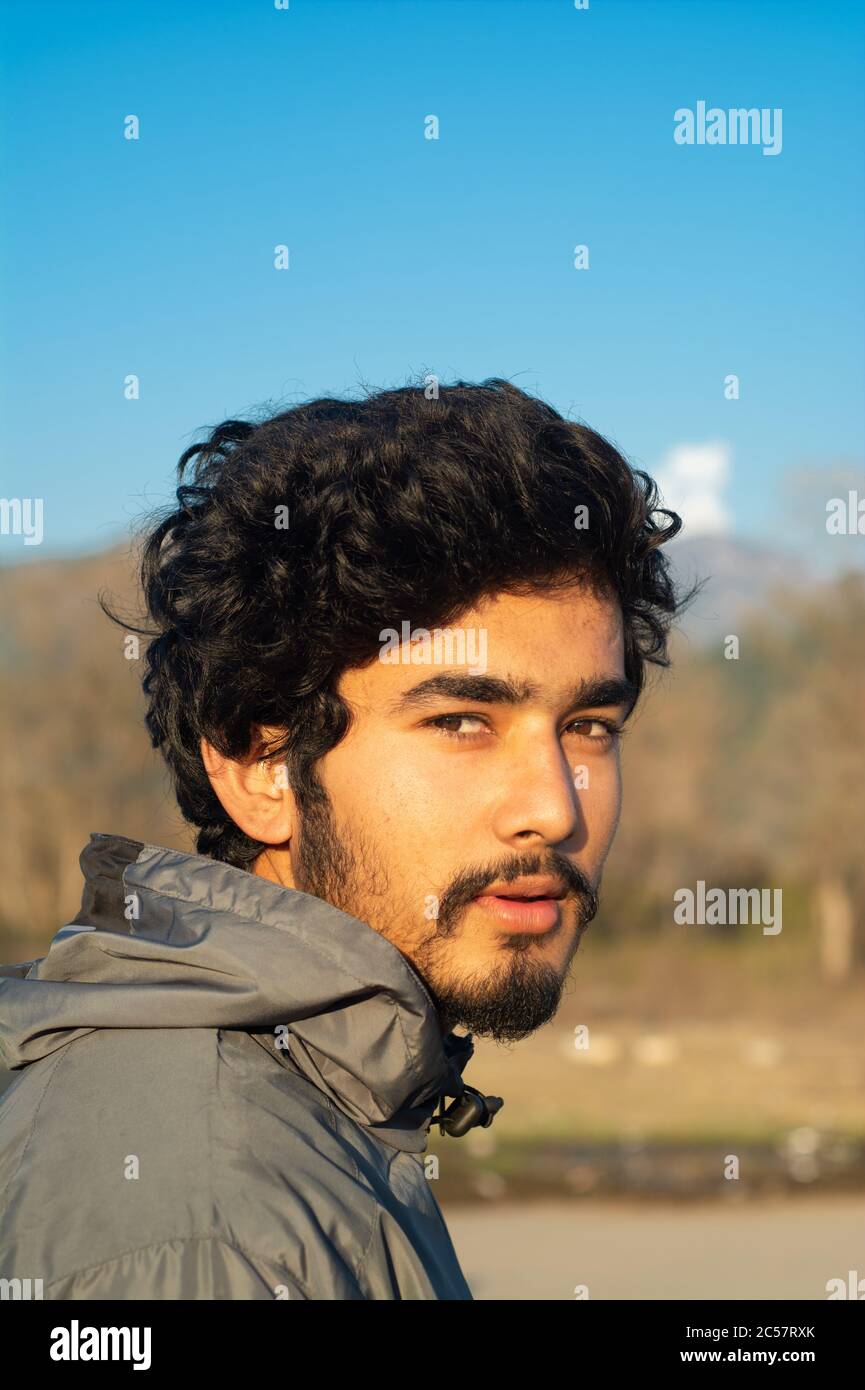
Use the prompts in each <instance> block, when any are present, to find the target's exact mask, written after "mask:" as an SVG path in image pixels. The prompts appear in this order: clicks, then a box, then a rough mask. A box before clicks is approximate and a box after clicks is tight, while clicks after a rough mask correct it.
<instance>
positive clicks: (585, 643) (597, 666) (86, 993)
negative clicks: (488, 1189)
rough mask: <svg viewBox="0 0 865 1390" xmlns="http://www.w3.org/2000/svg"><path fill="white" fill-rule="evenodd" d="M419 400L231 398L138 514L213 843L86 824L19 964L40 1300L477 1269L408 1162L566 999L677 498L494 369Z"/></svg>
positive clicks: (478, 1118)
mask: <svg viewBox="0 0 865 1390" xmlns="http://www.w3.org/2000/svg"><path fill="white" fill-rule="evenodd" d="M427 394H428V393H426V392H425V391H424V390H423V389H421V388H415V387H406V388H403V389H400V390H391V391H384V392H381V393H380V394H378V395H373V396H371V397H369V398H366V399H364V400H361V401H356V402H344V401H338V400H319V401H315V402H313V403H309V404H306V405H300V406H297V407H295V408H293V409H291V410H288V411H286V412H284V413H282V414H278V415H276V416H274V417H272V418H270V419H265V420H262V421H261V422H259V423H258V424H255V425H253V424H250V423H244V422H239V421H229V422H226V423H225V424H223V425H221V426H219V427H218V428H217V429H215V430H214V431H213V432H212V433H211V435H210V437H209V439H208V440H207V442H206V443H204V444H200V445H196V446H194V447H193V448H191V449H189V450H187V452H186V453H185V454H184V455H183V457H182V459H181V461H180V465H179V472H180V476H181V486H180V487H179V488H178V492H177V500H178V506H177V508H176V509H175V510H173V511H172V512H171V513H170V515H168V516H166V517H165V518H164V519H163V520H162V521H161V522H160V524H159V525H158V526H156V528H155V529H154V530H153V531H152V533H151V534H150V535H149V536H148V538H147V540H146V545H145V548H144V553H143V562H142V586H143V594H144V599H145V601H146V606H147V610H148V615H149V620H150V624H151V626H150V628H149V629H148V631H149V633H150V636H151V638H152V640H151V641H150V644H149V646H148V648H147V654H146V672H145V676H144V690H145V693H146V696H147V701H148V705H147V725H148V729H149V731H150V734H151V737H152V740H153V742H154V744H155V745H156V746H158V747H159V748H160V749H161V750H162V752H163V754H164V756H165V758H166V760H167V763H168V766H169V767H170V769H171V773H172V776H173V781H174V786H175V790H176V795H177V799H178V802H179V805H180V807H181V810H182V811H183V814H184V815H185V817H186V818H187V820H188V821H189V822H191V824H192V825H194V826H196V827H197V829H198V835H197V850H198V853H197V854H184V853H180V852H178V851H175V850H169V849H165V848H162V847H160V846H156V845H150V844H143V843H140V842H137V841H132V840H128V839H125V838H123V837H121V836H117V835H94V836H92V837H91V840H90V843H89V845H88V846H86V847H85V849H84V850H83V852H82V856H81V863H82V868H83V871H84V876H85V888H84V896H83V901H82V907H81V911H80V912H79V913H78V916H77V917H76V918H75V921H74V922H73V923H72V924H71V925H69V926H67V927H64V928H63V929H62V930H61V931H60V932H58V934H57V936H56V937H55V939H54V941H53V943H52V945H51V948H50V950H49V952H48V954H47V955H46V956H45V958H44V959H41V960H39V961H36V962H34V963H28V964H26V965H22V966H17V967H7V968H6V970H5V972H4V974H5V976H6V978H5V980H3V981H2V985H0V989H2V994H0V1038H2V1047H3V1053H4V1056H5V1059H6V1062H7V1065H9V1066H10V1067H12V1068H13V1069H16V1070H17V1071H18V1079H17V1080H16V1081H15V1082H14V1083H13V1085H12V1086H11V1088H10V1090H9V1091H8V1092H7V1094H6V1096H5V1099H4V1100H3V1103H2V1105H0V1189H2V1202H3V1207H2V1212H3V1215H2V1247H3V1252H4V1253H3V1256H2V1269H0V1274H2V1276H5V1277H6V1278H9V1279H22V1280H24V1279H31V1280H35V1279H42V1280H43V1290H44V1297H50V1298H75V1299H89V1298H130V1299H136V1298H161V1299H177V1298H199V1299H204V1298H209V1299H217V1298H293V1299H397V1298H399V1299H430V1298H432V1299H470V1298H471V1293H470V1290H469V1288H468V1285H467V1283H466V1281H465V1278H464V1276H463V1274H462V1271H461V1270H460V1267H459V1264H458V1262H457V1259H456V1255H455V1253H454V1250H453V1246H452V1244H451V1241H450V1238H449V1236H448V1233H447V1230H446V1227H445V1225H444V1221H443V1219H442V1215H441V1212H440V1209H439V1207H438V1203H437V1202H436V1199H435V1197H434V1195H433V1191H432V1187H431V1184H430V1182H429V1181H428V1179H427V1178H426V1176H425V1173H424V1167H423V1159H422V1155H423V1153H424V1151H425V1149H426V1146H427V1142H428V1137H429V1130H430V1126H431V1124H432V1123H433V1116H434V1114H435V1116H436V1122H437V1123H439V1124H440V1125H441V1128H442V1130H443V1132H445V1133H450V1134H451V1135H452V1136H453V1137H454V1138H458V1137H459V1136H460V1135H461V1134H463V1133H465V1132H466V1131H467V1130H468V1129H470V1128H471V1127H472V1125H473V1124H489V1123H490V1122H491V1120H492V1119H493V1117H494V1115H495V1113H496V1110H497V1109H498V1106H499V1105H500V1104H501V1102H500V1100H499V1099H498V1098H496V1097H487V1096H484V1095H483V1094H482V1092H480V1091H479V1090H478V1089H477V1088H470V1087H469V1085H468V1083H467V1082H466V1080H465V1079H464V1078H463V1075H462V1073H463V1070H464V1068H465V1066H466V1063H467V1062H468V1060H469V1058H470V1057H471V1054H472V1051H473V1044H472V1041H471V1037H472V1034H477V1035H479V1036H482V1037H488V1038H491V1039H496V1040H508V1039H510V1040H513V1039H520V1038H524V1037H526V1036H527V1035H529V1034H530V1033H532V1032H533V1031H534V1030H535V1029H537V1028H539V1027H540V1026H541V1025H542V1024H543V1023H545V1022H546V1021H548V1020H549V1019H550V1018H552V1017H553V1015H554V1013H555V1011H556V1009H557V1006H558V1004H559V1001H560V998H561V993H562V989H563V985H564V982H565V979H566V977H567V973H568V967H569V965H570V963H571V961H572V959H573V957H574V954H575V952H576V950H577V947H578V945H579V942H580V938H581V935H582V933H583V931H584V930H585V928H586V926H587V925H588V922H589V921H590V919H591V917H592V915H593V913H594V911H595V908H596V904H597V891H598V887H599V884H600V880H601V874H602V870H603V866H604V861H605V859H606V857H607V853H608V851H609V849H610V845H611V843H612V840H613V836H614V834H615V830H616V825H617V822H618V818H619V809H620V801H621V784H620V772H619V744H620V738H621V733H622V728H623V725H624V723H625V721H626V720H627V718H628V715H629V714H630V712H631V710H632V707H633V705H634V702H635V700H636V698H637V696H638V694H639V692H640V689H641V686H642V684H643V676H644V667H645V664H646V662H656V663H659V664H663V663H665V662H666V659H667V658H666V638H667V632H668V629H669V625H670V623H671V621H672V618H673V616H674V615H675V612H676V611H677V602H678V600H677V596H676V594H675V591H674V587H673V585H672V583H671V580H670V576H669V573H668V568H667V564H666V561H665V558H664V557H663V555H662V554H661V551H660V549H659V547H660V546H661V545H662V544H663V542H665V541H666V540H667V539H668V538H670V537H671V536H672V535H674V534H675V533H676V531H677V530H678V529H679V519H678V517H676V516H675V515H674V514H672V513H669V512H664V511H662V510H659V509H658V508H657V505H656V503H657V497H656V493H655V489H654V485H653V484H652V482H651V480H650V479H649V478H648V477H646V475H645V474H643V473H639V472H636V471H633V470H632V469H631V468H630V467H629V466H628V464H627V463H626V462H625V460H624V459H623V458H622V457H621V456H620V455H619V453H618V452H617V451H616V450H615V449H614V448H613V447H612V446H611V445H610V444H609V443H607V442H606V441H605V440H604V439H602V438H601V437H600V436H599V435H597V434H595V433H594V432H593V431H591V430H589V429H588V428H586V427H584V426H581V425H577V424H574V423H572V422H569V421H566V420H564V419H563V418H562V417H561V416H560V415H559V414H558V413H557V412H556V411H555V410H553V409H552V408H551V407H550V406H548V405H546V404H544V403H543V402H541V401H539V400H537V399H535V398H533V397H531V396H529V395H527V394H525V393H524V392H522V391H520V390H519V389H517V388H516V387H515V386H512V385H510V384H509V383H507V382H505V381H502V380H498V379H494V380H491V381H488V382H485V383H484V384H483V385H480V386H474V385H467V384H464V383H459V384H457V385H455V386H451V387H446V388H442V389H441V390H440V394H439V396H438V397H437V398H436V399H427ZM193 460H194V463H193ZM190 464H192V479H191V481H189V482H184V481H183V478H184V474H185V470H186V469H187V467H188V466H189V465H190ZM112 616H113V615H112ZM138 630H139V631H143V630H144V629H138ZM458 1026H459V1027H462V1028H463V1029H465V1030H468V1031H467V1032H463V1033H456V1032H455V1031H454V1029H455V1028H456V1027H458Z"/></svg>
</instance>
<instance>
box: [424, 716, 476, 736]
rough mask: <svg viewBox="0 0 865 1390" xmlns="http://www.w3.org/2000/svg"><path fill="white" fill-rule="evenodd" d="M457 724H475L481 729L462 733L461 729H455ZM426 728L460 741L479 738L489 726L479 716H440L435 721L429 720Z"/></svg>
mask: <svg viewBox="0 0 865 1390" xmlns="http://www.w3.org/2000/svg"><path fill="white" fill-rule="evenodd" d="M455 724H475V725H479V726H480V727H479V728H475V729H473V730H471V731H468V732H460V730H459V729H455V728H454V727H453V726H454V725H455ZM446 726H447V727H446ZM426 727H427V728H431V729H435V730H436V732H437V733H439V734H441V735H442V737H443V738H453V739H458V738H477V736H478V734H479V733H482V732H483V731H484V729H486V727H487V725H486V722H485V721H484V720H483V719H482V718H481V716H480V715H479V714H439V715H437V716H436V718H435V719H428V720H427V724H426Z"/></svg>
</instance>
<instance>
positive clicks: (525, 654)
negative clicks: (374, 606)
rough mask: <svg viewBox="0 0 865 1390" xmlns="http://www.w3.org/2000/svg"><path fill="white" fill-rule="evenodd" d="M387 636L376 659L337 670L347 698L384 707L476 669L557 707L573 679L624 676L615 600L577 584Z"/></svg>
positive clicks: (500, 597)
mask: <svg viewBox="0 0 865 1390" xmlns="http://www.w3.org/2000/svg"><path fill="white" fill-rule="evenodd" d="M387 631H388V632H389V633H390V634H391V635H390V636H389V638H388V639H387V640H385V639H383V640H382V648H383V652H382V653H380V657H379V658H378V659H376V660H374V661H372V662H370V663H369V664H368V665H367V666H365V667H363V668H359V669H352V670H349V671H345V672H343V675H342V677H341V680H340V683H339V691H340V694H342V695H344V696H345V698H346V699H349V700H353V701H357V702H359V703H361V704H369V705H370V706H371V707H372V706H375V707H383V706H384V705H385V704H388V705H390V704H391V703H392V702H393V700H394V699H395V698H397V699H398V697H399V696H400V695H401V694H403V693H404V692H405V691H408V690H410V689H411V688H412V687H413V686H415V685H417V684H418V683H419V682H420V681H422V680H425V679H427V678H428V677H429V676H430V675H433V674H438V673H439V672H450V671H453V672H463V673H464V672H469V673H472V674H474V673H477V672H479V671H482V672H483V674H485V675H490V676H501V677H506V678H507V679H509V680H511V681H525V682H527V683H530V684H531V685H532V686H533V687H534V688H536V689H537V691H538V698H539V699H540V700H541V701H542V702H544V703H546V702H547V701H549V702H551V703H555V702H556V701H557V700H559V699H562V698H566V693H567V692H570V691H572V690H573V688H574V685H575V684H576V683H577V682H579V681H583V680H590V679H600V678H604V679H608V678H614V677H617V676H622V675H624V638H623V630H622V614H621V609H620V607H619V604H618V601H617V600H616V599H615V598H614V597H612V596H608V595H604V594H602V593H600V592H596V591H594V590H593V589H591V588H589V587H587V586H585V585H583V584H580V583H574V584H571V585H569V586H568V587H567V588H562V589H559V590H557V591H554V592H552V593H545V592H533V593H531V594H508V593H502V594H496V595H494V596H493V597H491V598H487V599H484V600H482V601H481V602H480V603H478V604H477V605H475V606H474V607H472V608H470V609H467V610H465V611H464V612H463V613H462V614H461V615H460V616H459V618H457V619H454V620H452V621H451V622H449V623H447V624H443V625H442V626H441V627H440V628H438V629H436V628H433V629H421V628H420V626H419V625H418V624H414V623H403V622H400V623H395V624H394V627H393V628H392V629H389V630H387ZM385 647H387V648H388V650H387V651H386V652H385V651H384V649H385Z"/></svg>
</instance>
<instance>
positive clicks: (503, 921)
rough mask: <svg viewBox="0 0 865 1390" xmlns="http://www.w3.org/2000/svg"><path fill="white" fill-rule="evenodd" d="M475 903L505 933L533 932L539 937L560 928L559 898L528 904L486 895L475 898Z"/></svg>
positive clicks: (517, 900)
mask: <svg viewBox="0 0 865 1390" xmlns="http://www.w3.org/2000/svg"><path fill="white" fill-rule="evenodd" d="M475 902H476V903H479V904H480V906H481V907H483V908H485V909H486V911H487V912H489V913H491V915H492V916H493V917H495V918H496V920H497V921H498V923H499V925H500V926H502V927H504V929H505V931H513V932H517V931H521V932H532V933H534V934H536V935H538V936H539V935H540V934H541V932H545V931H549V930H550V928H551V927H556V926H558V924H559V922H560V921H561V903H560V902H559V900H558V898H535V899H533V900H532V901H531V902H528V901H525V900H523V901H520V900H519V899H518V898H499V897H496V896H495V894H493V893H484V894H482V895H481V896H480V897H478V898H475Z"/></svg>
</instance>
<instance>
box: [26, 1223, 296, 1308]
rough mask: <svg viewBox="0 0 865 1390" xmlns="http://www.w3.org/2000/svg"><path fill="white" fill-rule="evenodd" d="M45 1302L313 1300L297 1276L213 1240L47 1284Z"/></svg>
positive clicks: (193, 1240)
mask: <svg viewBox="0 0 865 1390" xmlns="http://www.w3.org/2000/svg"><path fill="white" fill-rule="evenodd" d="M45 1297H46V1298H49V1299H81V1300H90V1299H129V1300H137V1299H142V1300H154V1299H165V1300H184V1299H219V1300H233V1299H270V1300H279V1299H293V1300H297V1299H303V1300H310V1299H314V1298H315V1294H314V1293H313V1292H312V1291H311V1290H310V1289H308V1288H306V1287H305V1286H304V1285H303V1283H302V1282H301V1280H300V1279H299V1278H298V1276H297V1275H296V1274H294V1273H289V1271H287V1270H284V1269H280V1268H279V1267H278V1266H277V1265H275V1264H272V1263H270V1262H269V1261H268V1260H266V1259H264V1258H262V1257H260V1256H258V1255H256V1254H254V1253H253V1252H251V1251H249V1250H241V1249H239V1248H238V1247H237V1246H234V1245H232V1244H230V1243H229V1242H228V1241H225V1240H221V1239H219V1238H218V1237H216V1236H211V1237H186V1238H182V1239H178V1240H169V1241H163V1242H160V1243H159V1244H157V1245H147V1246H143V1247H141V1248H140V1249H138V1250H131V1251H128V1252H127V1253H126V1254H124V1255H119V1256H118V1257H117V1258H116V1259H113V1260H107V1261H105V1262H104V1263H103V1264H98V1265H91V1266H90V1267H89V1268H88V1269H82V1270H78V1271H77V1272H76V1273H75V1274H72V1275H69V1276H68V1277H66V1278H63V1279H58V1280H55V1281H54V1282H52V1283H51V1284H49V1285H48V1287H47V1288H46V1290H45Z"/></svg>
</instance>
